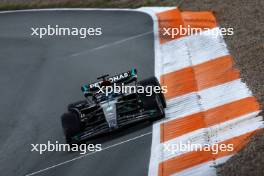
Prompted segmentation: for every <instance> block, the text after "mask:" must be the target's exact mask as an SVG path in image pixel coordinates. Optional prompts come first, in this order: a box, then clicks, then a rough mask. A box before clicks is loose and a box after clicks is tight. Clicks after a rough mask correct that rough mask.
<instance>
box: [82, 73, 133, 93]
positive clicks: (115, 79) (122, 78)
mask: <svg viewBox="0 0 264 176" xmlns="http://www.w3.org/2000/svg"><path fill="white" fill-rule="evenodd" d="M106 80H107V81H110V82H111V84H114V83H116V84H118V83H124V84H129V83H131V82H133V81H136V80H137V70H136V69H134V68H133V69H131V70H129V71H127V72H124V73H121V74H118V75H115V76H112V77H109V78H106ZM102 82H103V81H97V82H94V83H92V84H88V85H83V86H82V88H81V89H82V92H83V93H85V92H94V91H97V90H99V87H100V85H101V83H102Z"/></svg>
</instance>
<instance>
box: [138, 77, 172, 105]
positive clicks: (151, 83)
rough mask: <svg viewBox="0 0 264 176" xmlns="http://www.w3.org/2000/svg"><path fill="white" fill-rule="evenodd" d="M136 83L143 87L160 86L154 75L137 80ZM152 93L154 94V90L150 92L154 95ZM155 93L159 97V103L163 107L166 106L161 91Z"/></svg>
mask: <svg viewBox="0 0 264 176" xmlns="http://www.w3.org/2000/svg"><path fill="white" fill-rule="evenodd" d="M138 84H139V85H141V86H144V87H146V86H152V87H154V86H159V87H160V88H161V86H160V83H159V81H158V79H157V78H156V77H155V76H153V77H150V78H148V79H144V80H142V81H139V82H138ZM152 90H153V89H152ZM154 94H155V92H152V95H154ZM157 95H158V96H159V98H160V101H161V104H162V106H163V108H166V107H167V104H166V100H165V97H164V94H163V93H162V92H159V93H157Z"/></svg>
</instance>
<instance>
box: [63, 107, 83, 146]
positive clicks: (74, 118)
mask: <svg viewBox="0 0 264 176" xmlns="http://www.w3.org/2000/svg"><path fill="white" fill-rule="evenodd" d="M61 123H62V128H63V131H64V135H65V138H66V143H68V144H72V137H73V136H75V135H77V134H78V133H80V131H81V121H80V119H79V116H78V115H77V114H76V113H73V112H67V113H64V114H63V115H62V116H61Z"/></svg>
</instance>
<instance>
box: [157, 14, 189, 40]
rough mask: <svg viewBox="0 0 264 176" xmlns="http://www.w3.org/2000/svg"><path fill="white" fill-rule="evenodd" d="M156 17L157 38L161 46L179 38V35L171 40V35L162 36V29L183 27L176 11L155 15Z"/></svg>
mask: <svg viewBox="0 0 264 176" xmlns="http://www.w3.org/2000/svg"><path fill="white" fill-rule="evenodd" d="M156 15H157V17H158V24H159V37H160V43H161V44H162V43H165V42H168V41H170V40H174V39H177V38H179V37H180V35H177V36H174V37H175V38H172V35H163V33H164V30H163V28H179V27H180V26H181V25H182V26H183V25H184V24H183V20H182V17H181V12H180V11H179V10H178V9H172V10H168V11H165V12H161V13H157V14H156Z"/></svg>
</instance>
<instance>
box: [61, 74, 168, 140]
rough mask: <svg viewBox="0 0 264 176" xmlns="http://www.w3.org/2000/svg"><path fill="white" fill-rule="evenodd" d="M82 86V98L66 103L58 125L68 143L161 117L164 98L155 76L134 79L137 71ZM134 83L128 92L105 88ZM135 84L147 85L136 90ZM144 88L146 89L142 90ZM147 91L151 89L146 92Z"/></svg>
mask: <svg viewBox="0 0 264 176" xmlns="http://www.w3.org/2000/svg"><path fill="white" fill-rule="evenodd" d="M97 79H98V81H97V82H95V83H92V84H89V85H84V86H82V88H81V90H82V92H83V94H84V96H85V100H82V101H78V102H75V103H72V104H69V105H68V111H67V112H66V113H64V114H63V115H62V116H61V122H62V128H63V131H64V134H65V138H66V142H67V143H68V144H73V143H80V142H83V141H85V140H87V139H90V138H92V137H96V136H98V135H101V134H106V133H109V132H111V131H114V130H117V129H120V128H123V127H126V126H128V125H130V124H135V123H137V122H143V121H155V120H159V119H161V118H163V117H165V113H164V108H166V101H165V98H164V95H163V93H162V91H160V92H158V93H157V91H154V90H157V89H160V90H161V86H160V84H159V82H158V80H157V79H156V77H151V78H148V79H145V80H142V81H137V70H136V69H132V70H130V71H128V72H125V73H121V74H119V75H115V76H113V77H109V75H103V76H101V77H99V78H97ZM114 86H115V87H119V88H121V87H124V86H134V88H135V90H134V91H130V92H124V91H119V92H116V91H112V92H110V91H109V88H110V89H111V90H113V89H112V88H113V87H114ZM139 87H140V88H141V89H142V87H143V88H148V90H149V91H148V93H147V92H146V91H141V92H140V91H137V89H139ZM146 90H147V89H146ZM150 91H151V92H150Z"/></svg>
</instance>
